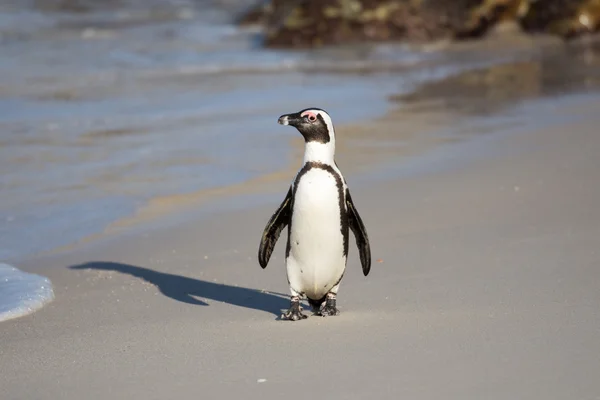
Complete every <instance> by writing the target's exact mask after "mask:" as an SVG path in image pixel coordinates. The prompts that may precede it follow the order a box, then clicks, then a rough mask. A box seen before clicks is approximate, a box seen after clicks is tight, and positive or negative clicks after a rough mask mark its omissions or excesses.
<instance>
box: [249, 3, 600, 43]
mask: <svg viewBox="0 0 600 400" xmlns="http://www.w3.org/2000/svg"><path fill="white" fill-rule="evenodd" d="M507 21H515V22H518V23H519V25H521V26H522V27H523V28H524V29H525V30H526V31H528V32H548V33H552V34H558V35H561V36H563V37H571V36H575V35H578V34H581V33H585V32H595V31H597V30H598V27H599V25H600V0H455V1H450V0H271V1H267V2H264V3H262V4H260V5H259V6H257V7H255V8H253V9H251V10H250V11H249V12H248V13H246V14H245V15H244V16H243V17H242V18H241V20H240V23H242V24H256V23H258V24H262V25H264V26H265V28H266V29H265V30H266V37H265V45H266V46H268V47H316V46H321V45H331V44H342V43H351V42H359V41H361V42H364V41H373V42H377V41H392V40H395V41H398V40H401V41H411V42H421V41H431V40H437V39H443V38H455V39H465V38H477V37H480V36H482V35H484V34H485V33H486V32H487V31H488V30H489V29H490V28H492V27H493V26H495V25H496V24H497V23H499V22H507Z"/></svg>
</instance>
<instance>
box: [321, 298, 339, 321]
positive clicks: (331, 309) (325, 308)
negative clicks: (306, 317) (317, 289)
mask: <svg viewBox="0 0 600 400" xmlns="http://www.w3.org/2000/svg"><path fill="white" fill-rule="evenodd" d="M335 302H336V301H335V297H330V296H327V300H326V301H325V302H323V304H322V305H321V309H320V310H319V315H321V316H323V317H335V316H336V315H340V310H338V309H337V307H336V306H335Z"/></svg>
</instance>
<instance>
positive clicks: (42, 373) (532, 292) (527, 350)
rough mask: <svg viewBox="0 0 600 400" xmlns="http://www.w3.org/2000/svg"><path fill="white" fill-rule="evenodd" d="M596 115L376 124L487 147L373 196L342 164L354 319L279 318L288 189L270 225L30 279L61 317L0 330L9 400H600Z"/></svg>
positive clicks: (559, 101) (34, 264) (447, 159)
mask: <svg viewBox="0 0 600 400" xmlns="http://www.w3.org/2000/svg"><path fill="white" fill-rule="evenodd" d="M415 107H418V104H415ZM599 109H600V99H599V98H598V96H596V95H593V94H582V95H573V96H563V97H560V98H553V99H548V100H543V99H542V100H538V101H533V102H525V103H520V104H516V105H515V104H514V103H513V106H512V107H508V108H507V110H505V111H503V112H502V113H501V114H500V115H498V116H497V118H496V119H495V121H501V122H497V123H496V124H492V126H490V124H489V123H488V124H487V125H485V126H484V125H482V124H481V121H483V120H484V121H488V122H489V121H491V120H492V119H490V117H489V116H488V117H486V118H485V119H483V120H481V119H479V120H478V119H475V121H476V122H477V121H478V122H480V124H479V125H478V124H475V125H473V124H472V121H473V120H472V119H469V118H467V117H466V116H461V115H459V114H456V113H455V114H449V113H445V112H441V111H439V110H436V111H429V112H425V111H423V113H421V114H419V113H416V112H414V113H409V112H406V113H405V114H404V115H395V116H391V117H390V118H391V119H389V120H383V121H379V122H376V123H373V125H371V128H372V129H373V130H374V131H375V130H376V131H377V132H378V134H380V135H385V133H382V132H383V130H384V129H391V130H393V129H400V128H401V127H402V126H405V127H407V129H408V127H410V129H413V130H415V131H418V130H419V129H418V127H419V124H423V125H422V127H423V128H426V127H428V126H430V125H428V124H432V122H431V121H437V123H438V124H440V125H446V126H453V127H455V128H456V129H459V128H461V129H465V130H466V131H468V129H473V130H476V129H481V130H485V133H486V134H485V135H480V137H478V138H476V140H457V141H456V142H455V143H454V144H452V145H448V146H443V147H441V148H440V149H439V151H437V150H436V151H433V152H428V153H425V154H424V155H422V156H421V157H417V158H415V159H414V160H413V161H410V160H409V161H407V162H406V163H404V164H402V165H400V166H399V167H398V168H397V169H396V170H394V171H393V172H390V173H389V174H388V175H386V176H385V177H381V176H380V175H378V174H376V173H374V174H373V175H371V176H377V178H376V179H369V175H368V174H367V175H364V174H363V175H361V174H358V173H355V172H352V168H351V164H352V161H353V159H352V158H346V159H345V160H344V161H343V162H342V161H341V159H343V158H344V157H343V156H342V157H340V161H339V164H340V168H341V169H342V171H345V170H348V171H349V173H348V176H347V179H348V181H349V185H350V188H351V190H352V194H353V198H354V200H355V203H356V205H357V207H358V209H359V211H360V213H361V215H362V217H363V220H364V221H365V223H366V226H367V229H368V231H369V235H370V238H371V242H372V253H373V267H372V271H371V274H370V275H369V277H368V278H366V279H365V278H364V277H363V276H362V273H361V271H360V264H359V260H358V256H357V251H356V249H355V248H354V247H352V248H351V250H350V261H349V263H348V270H347V273H346V276H345V278H344V280H343V282H342V286H341V291H340V295H339V300H338V302H339V307H340V309H341V312H342V313H341V315H340V316H339V317H335V318H327V319H323V318H320V317H315V316H311V317H309V318H308V320H305V321H301V322H298V323H290V322H287V321H279V320H278V318H277V317H278V315H279V314H280V312H281V310H282V309H284V308H286V307H287V305H288V300H287V296H286V293H287V286H286V277H285V272H284V267H283V258H282V257H283V252H284V247H285V245H284V243H285V238H282V239H283V240H281V239H280V242H279V243H278V246H277V249H276V251H275V256H274V257H273V259H272V260H271V263H270V265H269V266H268V267H267V269H266V270H264V271H263V270H261V269H260V267H259V266H258V263H257V260H256V251H257V246H258V241H259V236H260V232H261V231H262V228H263V226H264V224H265V223H266V221H267V219H268V218H269V216H270V215H271V213H272V211H273V210H274V208H275V207H276V206H277V203H278V202H279V201H280V199H281V197H282V196H283V195H284V193H285V190H286V189H287V186H288V184H289V181H286V180H284V179H275V180H273V181H270V182H267V183H265V185H263V186H262V187H263V189H264V192H263V193H266V195H267V196H269V205H268V206H265V205H260V206H258V207H249V208H246V209H237V210H235V209H232V210H230V211H228V212H226V213H224V212H222V213H216V214H213V215H211V216H206V215H204V216H202V217H201V216H198V215H195V214H194V213H191V212H190V213H187V214H185V215H186V218H185V221H183V220H179V222H178V223H171V224H168V223H162V224H155V225H153V227H152V228H148V227H146V228H145V229H142V230H131V231H129V232H127V233H125V234H122V235H117V236H113V237H108V238H105V239H104V240H100V241H95V242H92V243H90V244H88V245H85V246H79V247H77V248H75V249H72V250H71V251H68V252H63V253H59V254H55V255H51V256H44V257H42V258H35V259H30V260H29V261H27V262H26V263H25V264H24V265H21V267H23V268H24V269H26V270H37V269H39V268H43V272H44V274H45V275H47V276H49V277H50V278H51V280H52V282H53V283H54V286H55V294H56V300H55V301H54V302H53V303H51V304H49V305H48V306H46V307H45V308H43V309H42V310H41V311H39V312H37V313H35V314H32V315H29V316H25V317H22V318H19V319H16V320H11V321H6V322H3V323H2V324H1V325H0V341H1V343H2V346H1V347H0V369H1V370H2V371H3V373H2V374H0V387H2V392H3V396H4V397H6V398H7V399H30V398H38V399H54V398H61V399H79V398H88V399H104V398H132V399H138V398H144V399H154V398H157V399H158V398H171V397H173V396H176V397H178V398H188V397H203V398H217V397H223V398H231V397H234V396H243V397H244V398H249V399H255V398H256V399H258V398H267V399H270V398H284V397H285V398H288V399H289V398H292V399H296V398H298V399H300V398H311V397H323V396H325V397H328V398H344V399H364V398H367V397H369V398H386V399H387V398H389V399H397V398H411V399H440V398H452V399H454V398H456V399H471V398H472V399H481V398H485V399H507V398H527V399H544V400H549V399H594V398H597V396H598V393H600V383H599V382H598V380H597V379H596V375H597V373H596V371H598V370H600V356H599V355H598V354H600V333H599V332H600V312H599V311H598V304H599V302H600V280H598V279H597V278H598V260H599V258H600V255H599V253H598V248H600V247H599V246H600V213H599V212H598V204H600V185H598V172H599V171H600V157H598V154H600V136H599V135H598V124H599V123H600V117H599V115H598V110H599ZM411 115H412V117H411ZM449 118H450V119H449ZM390 121H391V122H390ZM365 126H368V124H366V125H365ZM484 128H485V129H484ZM425 130H427V129H425ZM430 131H431V130H430ZM433 131H435V130H433ZM291 177H292V174H290V176H289V179H291Z"/></svg>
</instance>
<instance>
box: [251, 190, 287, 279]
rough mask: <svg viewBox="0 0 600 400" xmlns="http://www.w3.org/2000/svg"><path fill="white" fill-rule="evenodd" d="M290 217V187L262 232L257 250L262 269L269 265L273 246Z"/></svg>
mask: <svg viewBox="0 0 600 400" xmlns="http://www.w3.org/2000/svg"><path fill="white" fill-rule="evenodd" d="M291 217H292V187H291V186H290V190H289V191H288V192H287V195H286V196H285V199H284V200H283V202H282V203H281V205H280V206H279V208H278V209H277V211H275V214H273V216H272V217H271V219H270V220H269V222H268V223H267V226H266V227H265V230H264V231H263V235H262V239H261V240H260V247H259V248H258V263H259V264H260V266H261V267H262V268H263V269H264V268H266V267H267V264H268V263H269V259H270V258H271V254H272V253H273V249H274V248H275V244H277V240H278V239H279V235H280V234H281V231H282V230H283V228H285V227H286V226H287V225H288V224H289V223H290V218H291Z"/></svg>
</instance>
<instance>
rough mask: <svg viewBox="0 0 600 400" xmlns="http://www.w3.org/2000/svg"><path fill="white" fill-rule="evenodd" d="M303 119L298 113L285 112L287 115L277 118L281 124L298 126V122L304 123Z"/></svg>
mask: <svg viewBox="0 0 600 400" xmlns="http://www.w3.org/2000/svg"><path fill="white" fill-rule="evenodd" d="M302 121H303V118H302V117H301V116H300V114H298V113H296V114H285V115H282V116H281V117H279V119H278V120H277V122H278V123H279V124H280V125H291V126H298V124H300V123H302Z"/></svg>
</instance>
